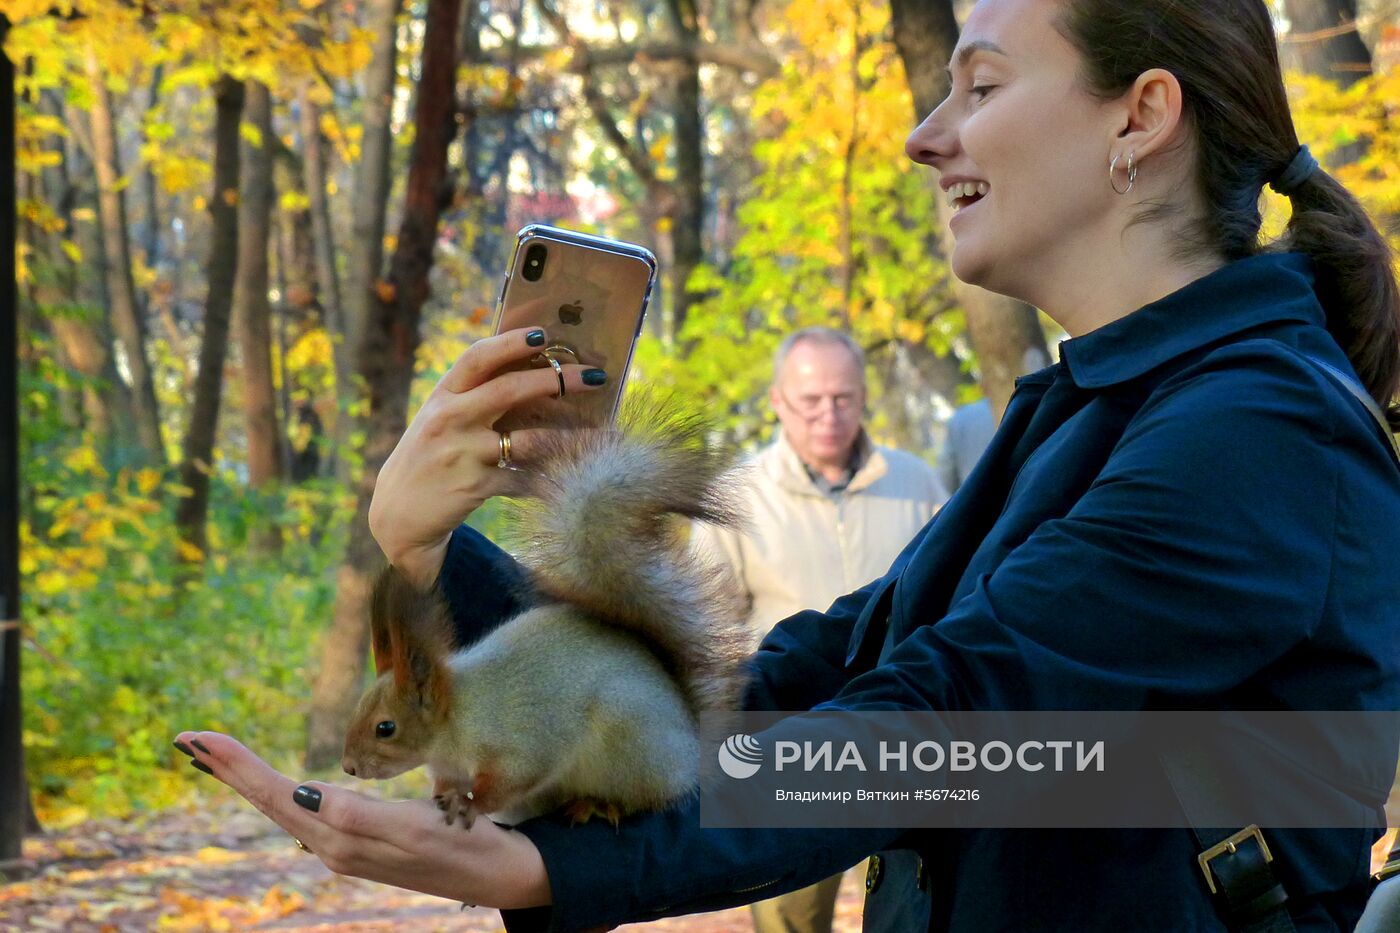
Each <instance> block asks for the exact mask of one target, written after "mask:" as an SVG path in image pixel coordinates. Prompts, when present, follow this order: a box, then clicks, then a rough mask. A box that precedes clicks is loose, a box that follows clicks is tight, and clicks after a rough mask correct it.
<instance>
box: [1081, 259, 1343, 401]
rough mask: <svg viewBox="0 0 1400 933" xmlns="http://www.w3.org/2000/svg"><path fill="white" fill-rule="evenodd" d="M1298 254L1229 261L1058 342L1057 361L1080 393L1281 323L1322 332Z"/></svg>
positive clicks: (1310, 277) (1309, 273)
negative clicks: (1308, 326)
mask: <svg viewBox="0 0 1400 933" xmlns="http://www.w3.org/2000/svg"><path fill="white" fill-rule="evenodd" d="M1313 281H1314V272H1313V264H1312V260H1311V259H1310V258H1309V257H1308V256H1306V255H1305V254H1303V253H1261V254H1259V255H1257V256H1250V257H1248V258H1246V259H1240V260H1237V261H1235V262H1232V263H1228V264H1226V265H1224V266H1222V267H1221V268H1219V269H1217V270H1215V271H1214V272H1212V273H1210V274H1209V275H1206V276H1203V277H1202V278H1199V279H1197V280H1196V281H1194V282H1192V283H1191V284H1189V285H1187V286H1185V287H1184V288H1180V289H1178V290H1177V291H1175V292H1172V293H1171V294H1170V295H1167V296H1166V297H1165V298H1159V299H1158V300H1157V301H1154V302H1152V303H1151V304H1147V305H1144V306H1142V307H1141V308H1139V309H1138V310H1136V311H1134V312H1132V313H1131V314H1128V315H1126V316H1125V317H1121V318H1119V319H1118V320H1116V321H1112V322H1110V323H1108V324H1105V325H1104V326H1102V327H1100V328H1098V329H1097V330H1093V331H1090V332H1089V333H1087V334H1083V335H1081V336H1079V337H1075V338H1073V339H1071V340H1065V341H1063V342H1061V343H1060V359H1061V361H1063V363H1064V364H1065V366H1066V367H1068V369H1069V373H1070V377H1071V378H1073V379H1074V382H1075V384H1076V385H1078V386H1079V387H1080V388H1083V389H1099V388H1103V387H1105V386H1110V385H1113V384H1115V383H1120V382H1127V381H1128V380H1130V379H1136V378H1137V377H1138V376H1141V375H1143V374H1144V373H1147V372H1149V371H1150V370H1153V369H1156V368H1157V367H1158V366H1160V365H1162V364H1163V363H1166V362H1168V361H1169V360H1173V359H1175V358H1177V357H1179V356H1182V355H1183V354H1186V353H1190V352H1191V351H1193V350H1198V349H1201V348H1202V347H1205V346H1207V345H1209V344H1211V343H1214V342H1216V341H1217V340H1221V339H1223V338H1225V337H1229V336H1232V335H1234V334H1238V333H1241V332H1243V331H1246V330H1250V329H1252V328H1255V327H1258V326H1260V325H1264V324H1272V323H1274V322H1278V321H1302V322H1305V323H1309V324H1317V325H1319V326H1325V324H1326V316H1325V314H1324V313H1323V310H1322V305H1321V304H1319V303H1318V300H1317V295H1316V294H1315V293H1314V291H1313Z"/></svg>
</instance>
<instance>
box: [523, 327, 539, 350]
mask: <svg viewBox="0 0 1400 933" xmlns="http://www.w3.org/2000/svg"><path fill="white" fill-rule="evenodd" d="M525 342H526V343H527V344H529V345H530V346H532V347H542V346H544V331H542V330H532V331H530V332H529V333H528V334H526V335H525Z"/></svg>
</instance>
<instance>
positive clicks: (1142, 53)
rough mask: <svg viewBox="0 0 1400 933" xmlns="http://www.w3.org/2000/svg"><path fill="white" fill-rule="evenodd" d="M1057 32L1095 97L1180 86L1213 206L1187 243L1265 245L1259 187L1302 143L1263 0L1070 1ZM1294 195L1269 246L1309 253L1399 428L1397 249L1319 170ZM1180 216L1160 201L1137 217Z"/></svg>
mask: <svg viewBox="0 0 1400 933" xmlns="http://www.w3.org/2000/svg"><path fill="white" fill-rule="evenodd" d="M1058 27H1059V29H1060V32H1061V33H1062V34H1063V35H1064V36H1065V38H1066V39H1068V40H1069V42H1070V44H1071V45H1073V46H1074V47H1075V48H1076V49H1078V51H1079V53H1080V54H1081V55H1082V56H1083V58H1084V62H1085V65H1084V82H1085V84H1086V85H1087V87H1088V88H1089V90H1090V92H1091V93H1093V94H1095V95H1097V96H1101V97H1104V98H1114V97H1118V96H1120V95H1122V94H1123V93H1124V92H1126V91H1127V90H1128V89H1129V88H1130V87H1132V85H1133V82H1134V81H1136V80H1137V78H1138V76H1139V75H1141V74H1142V73H1143V72H1144V71H1147V70H1148V69H1150V68H1164V69H1166V70H1167V71H1170V72H1171V73H1172V74H1173V75H1175V76H1176V79H1177V80H1178V81H1179V82H1180V83H1181V91H1182V98H1183V111H1184V115H1185V118H1186V120H1187V121H1188V123H1189V124H1190V126H1191V127H1192V128H1193V129H1194V141H1195V147H1196V152H1197V163H1196V181H1197V184H1198V186H1199V189H1200V192H1201V194H1202V195H1203V197H1204V201H1205V204H1206V205H1207V213H1206V216H1205V217H1203V218H1201V219H1200V220H1199V222H1197V223H1195V224H1194V226H1193V227H1192V228H1190V229H1189V230H1187V231H1185V232H1184V236H1185V240H1184V242H1183V246H1184V248H1185V249H1186V250H1188V251H1190V252H1193V253H1200V252H1210V253H1218V254H1220V255H1223V256H1224V257H1225V258H1226V259H1227V260H1235V259H1241V258H1244V257H1246V256H1252V255H1255V254H1256V253H1259V252H1262V251H1264V250H1265V247H1264V246H1263V245H1261V243H1260V242H1259V227H1260V223H1261V217H1260V214H1259V201H1260V193H1261V191H1262V189H1263V186H1264V185H1265V184H1266V183H1267V182H1270V181H1272V180H1274V179H1276V178H1277V177H1278V176H1279V175H1280V173H1282V172H1283V170H1284V168H1286V167H1287V165H1288V163H1289V162H1290V161H1292V159H1293V156H1294V154H1295V153H1296V152H1297V151H1298V134H1297V131H1296V130H1295V129H1294V127H1293V115H1292V114H1291V113H1290V112H1289V109H1288V98H1287V96H1286V95H1285V93H1284V89H1283V79H1282V77H1281V75H1280V72H1279V62H1278V45H1277V43H1276V41H1275V39H1274V28H1273V23H1272V21H1271V20H1270V19H1269V11H1268V9H1267V8H1266V6H1265V3H1264V0H1134V2H1132V3H1124V2H1122V0H1064V13H1063V15H1062V17H1061V19H1060V22H1059V23H1058ZM1290 200H1291V201H1292V205H1293V216H1292V219H1290V220H1289V222H1288V229H1287V230H1286V232H1285V233H1284V235H1283V237H1282V238H1281V239H1280V240H1279V241H1278V242H1277V243H1275V244H1271V245H1270V246H1269V247H1267V249H1268V250H1269V251H1277V250H1296V251H1298V252H1302V253H1306V254H1308V255H1309V256H1310V257H1311V258H1312V260H1313V262H1314V264H1315V265H1316V268H1317V292H1318V297H1319V298H1320V300H1321V302H1322V306H1323V308H1324V310H1325V311H1326V313H1327V329H1328V330H1329V331H1330V332H1331V333H1332V335H1333V337H1335V338H1336V340H1337V342H1338V343H1339V344H1341V347H1342V349H1343V350H1345V351H1346V354H1347V356H1348V357H1349V358H1350V360H1351V363H1352V366H1353V367H1355V369H1356V373H1357V375H1358V376H1360V377H1361V381H1362V383H1363V384H1364V385H1365V386H1366V390H1367V391H1368V392H1370V394H1371V396H1372V397H1373V398H1375V399H1376V401H1377V402H1378V403H1379V404H1380V405H1381V407H1382V408H1383V409H1388V412H1387V414H1388V415H1389V418H1390V424H1391V427H1392V429H1397V430H1400V406H1393V405H1392V404H1391V403H1392V401H1393V400H1394V399H1395V395H1396V392H1397V390H1398V389H1400V287H1397V284H1396V279H1395V270H1394V268H1393V266H1392V264H1391V251H1390V247H1389V245H1388V244H1387V243H1386V241H1385V239H1384V238H1383V237H1382V236H1381V234H1380V233H1379V232H1378V231H1377V230H1376V228H1375V225H1374V224H1372V222H1371V219H1370V218H1369V217H1368V216H1367V215H1366V212H1365V211H1364V210H1362V208H1361V205H1360V204H1359V203H1357V201H1356V198H1354V197H1352V195H1351V193H1350V192H1348V191H1347V190H1346V189H1345V188H1343V187H1342V186H1341V184H1340V183H1338V181H1337V180H1336V179H1335V178H1333V177H1332V176H1331V175H1329V174H1327V172H1325V171H1323V170H1321V169H1319V170H1317V171H1316V172H1314V173H1313V174H1312V175H1311V177H1309V178H1308V180H1307V181H1305V182H1303V183H1302V184H1301V185H1300V186H1299V187H1298V188H1297V189H1296V190H1295V191H1294V192H1293V193H1292V195H1291V198H1290ZM1173 212H1174V210H1173V208H1172V207H1170V206H1168V205H1163V204H1157V205H1154V206H1151V207H1150V208H1149V210H1148V211H1147V213H1146V214H1145V215H1144V218H1141V219H1146V218H1148V217H1154V216H1162V215H1165V214H1170V213H1173Z"/></svg>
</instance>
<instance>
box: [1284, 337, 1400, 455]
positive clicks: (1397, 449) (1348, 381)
mask: <svg viewBox="0 0 1400 933" xmlns="http://www.w3.org/2000/svg"><path fill="white" fill-rule="evenodd" d="M1303 359H1305V360H1307V361H1308V362H1309V363H1311V364H1313V365H1314V366H1316V367H1317V368H1318V369H1320V370H1322V371H1323V372H1324V373H1326V374H1327V375H1329V376H1331V377H1332V380H1333V381H1334V382H1336V383H1337V384H1338V385H1340V386H1341V387H1342V388H1344V389H1346V390H1347V391H1348V392H1350V393H1351V394H1352V395H1354V396H1355V397H1356V399H1357V401H1359V402H1360V403H1361V404H1362V405H1363V406H1365V408H1366V410H1367V411H1368V412H1370V413H1371V417H1372V418H1373V419H1375V422H1376V424H1377V425H1379V426H1380V429H1381V434H1382V435H1383V436H1384V437H1385V439H1386V440H1387V441H1389V442H1390V449H1391V452H1392V453H1394V454H1395V459H1396V460H1397V461H1400V441H1396V440H1395V434H1394V433H1393V432H1392V431H1391V430H1390V422H1388V421H1386V420H1385V413H1384V412H1382V411H1381V406H1379V405H1377V404H1376V400H1375V399H1373V398H1371V395H1370V393H1369V392H1367V391H1366V390H1365V389H1363V388H1361V386H1360V385H1358V384H1357V382H1356V380H1354V379H1352V378H1351V377H1350V376H1348V375H1347V374H1346V373H1344V372H1342V371H1341V370H1340V369H1337V368H1336V367H1335V366H1332V365H1331V364H1330V363H1324V362H1322V360H1320V359H1318V358H1317V357H1315V356H1308V355H1307V354H1306V353H1305V354H1303Z"/></svg>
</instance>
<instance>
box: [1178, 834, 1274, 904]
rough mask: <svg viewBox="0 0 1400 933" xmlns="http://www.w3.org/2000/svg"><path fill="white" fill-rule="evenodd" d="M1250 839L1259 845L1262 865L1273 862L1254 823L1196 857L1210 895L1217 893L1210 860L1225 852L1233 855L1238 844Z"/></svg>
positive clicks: (1262, 835) (1266, 845)
mask: <svg viewBox="0 0 1400 933" xmlns="http://www.w3.org/2000/svg"><path fill="white" fill-rule="evenodd" d="M1250 838H1253V839H1254V840H1256V841H1257V842H1258V843H1259V848H1260V849H1262V850H1263V852H1264V863H1265V864H1268V863H1269V862H1272V861H1273V860H1274V856H1273V853H1272V852H1270V851H1269V844H1268V843H1267V842H1265V841H1264V834H1263V833H1262V832H1260V830H1259V826H1258V824H1256V823H1250V824H1249V825H1248V826H1246V827H1245V828H1244V829H1242V830H1240V831H1239V832H1237V833H1235V834H1234V835H1233V836H1231V837H1230V838H1228V839H1222V840H1221V841H1220V842H1217V843H1216V844H1215V845H1213V846H1211V847H1210V848H1209V849H1206V850H1205V851H1204V852H1202V853H1201V854H1200V855H1198V856H1196V861H1197V862H1199V863H1200V865H1201V871H1202V872H1204V873H1205V876H1206V884H1207V885H1209V886H1210V893H1211V894H1217V893H1219V892H1218V891H1216V888H1215V876H1214V875H1213V874H1211V870H1210V863H1211V860H1212V859H1214V858H1217V857H1218V856H1221V855H1224V854H1225V853H1227V852H1228V853H1229V854H1231V855H1234V854H1235V852H1236V850H1238V849H1239V845H1240V843H1242V842H1244V841H1245V840H1247V839H1250Z"/></svg>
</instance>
